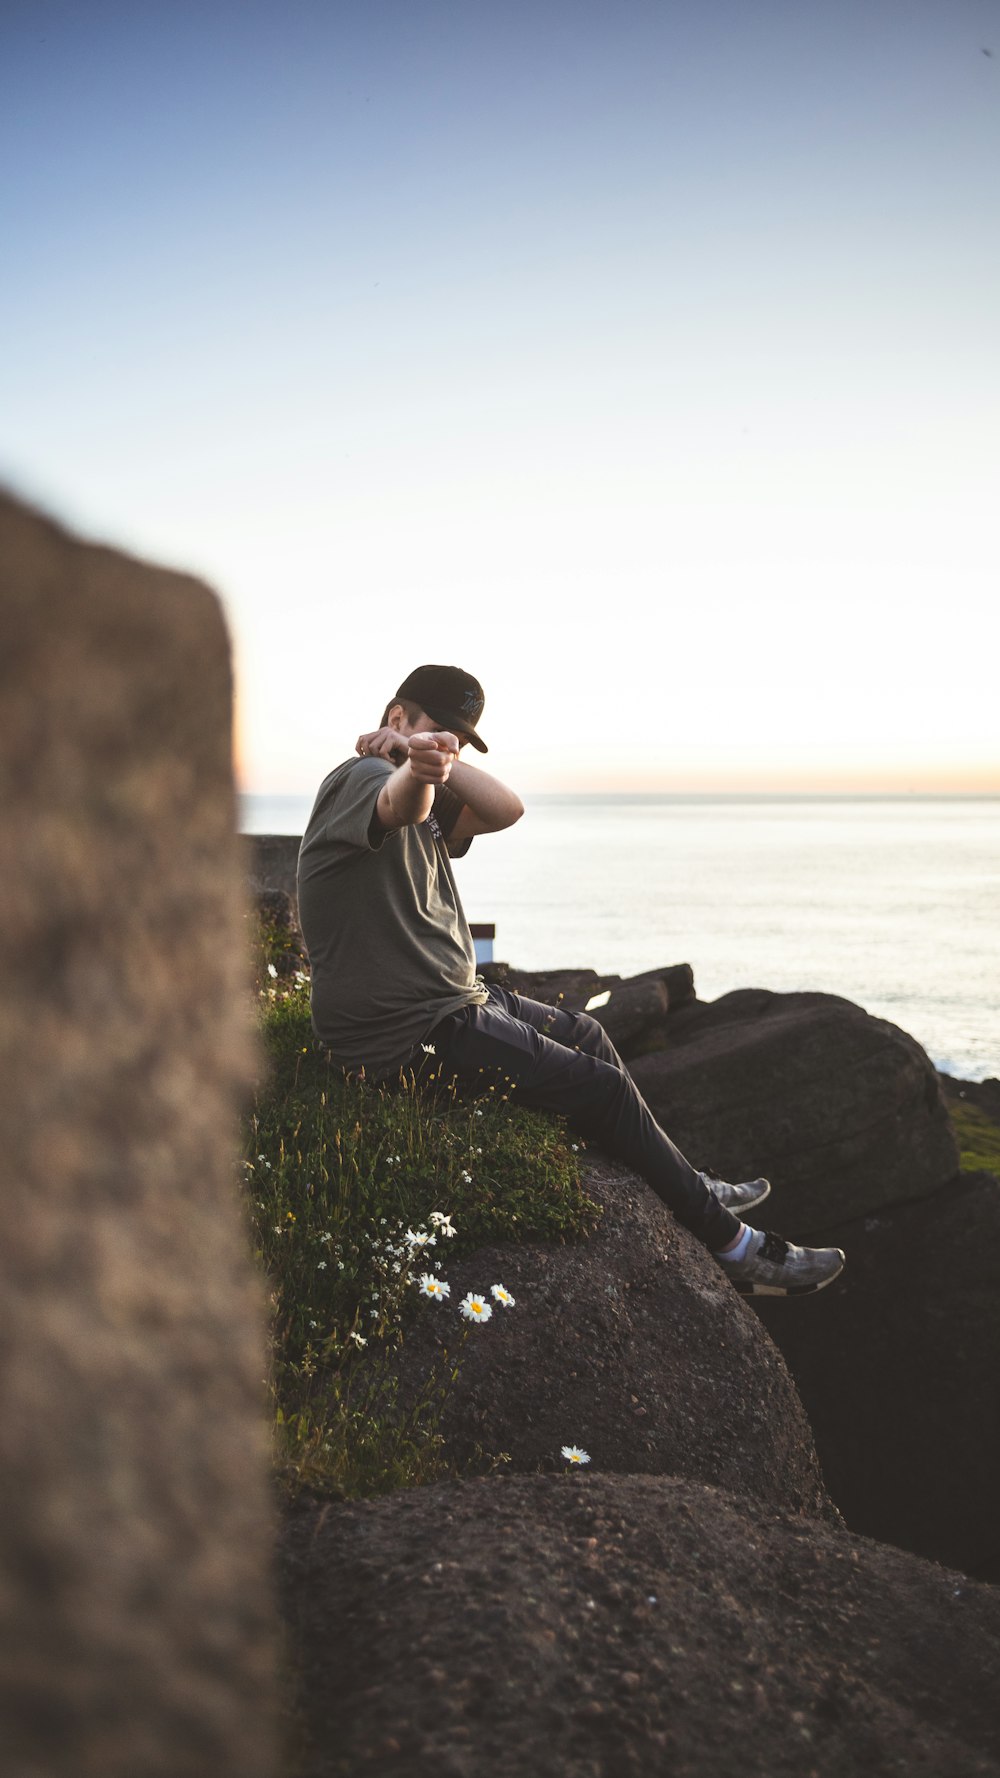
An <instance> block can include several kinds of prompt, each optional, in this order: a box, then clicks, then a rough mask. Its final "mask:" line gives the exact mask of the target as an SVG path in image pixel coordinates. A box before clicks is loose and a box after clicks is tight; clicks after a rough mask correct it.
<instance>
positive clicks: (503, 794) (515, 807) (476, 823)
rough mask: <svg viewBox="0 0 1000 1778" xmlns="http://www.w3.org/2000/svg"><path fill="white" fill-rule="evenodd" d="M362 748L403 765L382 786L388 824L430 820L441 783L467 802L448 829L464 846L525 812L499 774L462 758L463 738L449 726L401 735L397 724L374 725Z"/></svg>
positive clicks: (382, 813)
mask: <svg viewBox="0 0 1000 1778" xmlns="http://www.w3.org/2000/svg"><path fill="white" fill-rule="evenodd" d="M357 751H358V753H360V754H363V755H364V754H372V755H374V756H375V757H377V758H381V759H390V760H392V762H393V764H394V765H396V766H397V767H398V769H397V771H396V772H394V774H393V776H392V777H391V778H390V779H388V780H387V782H386V783H385V784H384V785H383V787H382V790H381V792H380V795H379V799H378V803H377V805H376V811H377V814H378V818H379V821H380V823H381V825H382V826H383V827H385V828H396V827H409V826H411V825H414V826H415V825H417V824H419V823H420V822H421V821H426V819H427V817H428V815H429V814H430V811H431V807H432V805H433V801H434V792H435V790H436V789H437V787H438V785H439V784H449V785H450V788H451V789H452V790H453V791H454V793H455V795H456V796H457V797H459V798H460V800H461V802H462V804H463V807H462V810H461V812H460V814H459V815H458V818H457V820H456V821H455V824H454V827H453V828H452V829H451V830H450V832H449V834H448V839H449V843H454V844H456V845H460V844H461V842H462V841H463V840H471V839H474V838H475V836H476V834H480V833H499V832H500V831H501V830H502V829H503V828H505V827H512V826H513V825H514V822H515V821H519V820H520V819H521V816H522V815H523V814H524V804H523V803H522V801H521V799H520V797H519V796H518V795H517V794H516V793H515V792H514V791H513V790H510V789H509V788H508V786H507V785H506V784H501V782H500V780H499V778H494V777H493V776H492V774H491V773H489V772H484V771H481V770H480V769H479V767H478V766H470V765H467V764H466V763H465V762H464V761H462V760H460V759H459V755H458V737H457V735H453V734H451V733H450V731H448V730H438V731H434V732H428V733H418V734H415V735H402V734H400V733H399V731H398V729H394V728H381V729H375V730H374V731H373V732H372V733H371V734H367V735H359V737H358V742H357Z"/></svg>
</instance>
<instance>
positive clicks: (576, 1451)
mask: <svg viewBox="0 0 1000 1778" xmlns="http://www.w3.org/2000/svg"><path fill="white" fill-rule="evenodd" d="M562 1454H563V1456H564V1457H565V1459H566V1461H567V1463H589V1462H590V1458H589V1456H588V1454H587V1452H586V1451H581V1449H580V1447H579V1445H563V1448H562Z"/></svg>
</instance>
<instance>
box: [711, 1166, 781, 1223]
mask: <svg viewBox="0 0 1000 1778" xmlns="http://www.w3.org/2000/svg"><path fill="white" fill-rule="evenodd" d="M701 1177H702V1179H703V1180H704V1181H705V1184H706V1185H707V1186H708V1189H709V1191H710V1192H711V1193H712V1196H713V1197H715V1198H718V1200H719V1203H720V1204H724V1205H725V1207H726V1209H727V1210H734V1211H735V1212H736V1215H737V1216H739V1215H740V1213H741V1211H745V1210H756V1208H757V1205H758V1204H763V1202H764V1199H765V1198H766V1197H768V1196H769V1194H770V1191H771V1186H770V1182H769V1181H768V1180H766V1179H745V1180H744V1181H743V1183H742V1184H741V1185H729V1184H728V1183H727V1181H726V1180H725V1179H716V1177H715V1174H714V1173H703V1174H702V1175H701Z"/></svg>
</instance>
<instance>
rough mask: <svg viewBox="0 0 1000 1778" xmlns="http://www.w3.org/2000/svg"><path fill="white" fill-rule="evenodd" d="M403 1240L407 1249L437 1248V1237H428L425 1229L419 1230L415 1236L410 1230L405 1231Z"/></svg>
mask: <svg viewBox="0 0 1000 1778" xmlns="http://www.w3.org/2000/svg"><path fill="white" fill-rule="evenodd" d="M404 1239H405V1241H406V1244H407V1246H408V1247H436V1246H437V1236H436V1235H429V1234H428V1233H427V1230H426V1229H420V1230H418V1232H417V1233H416V1234H414V1232H413V1230H412V1229H407V1231H406V1235H405V1237H404Z"/></svg>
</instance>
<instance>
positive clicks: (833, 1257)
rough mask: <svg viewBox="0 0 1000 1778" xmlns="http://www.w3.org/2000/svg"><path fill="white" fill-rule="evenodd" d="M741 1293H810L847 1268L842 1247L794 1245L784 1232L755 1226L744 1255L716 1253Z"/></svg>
mask: <svg viewBox="0 0 1000 1778" xmlns="http://www.w3.org/2000/svg"><path fill="white" fill-rule="evenodd" d="M713 1258H714V1259H717V1260H718V1262H719V1264H720V1266H721V1267H722V1270H723V1271H724V1272H725V1274H726V1277H727V1278H728V1279H729V1282H730V1284H732V1285H733V1287H734V1288H735V1289H736V1290H738V1291H739V1293H740V1295H741V1296H810V1295H811V1294H812V1292H813V1291H815V1290H823V1289H824V1287H825V1286H826V1285H827V1284H832V1283H833V1280H834V1279H835V1278H836V1277H838V1276H839V1274H840V1273H841V1272H842V1271H843V1269H844V1255H843V1253H842V1252H841V1250H840V1248H839V1247H793V1245H792V1243H791V1241H784V1240H782V1237H781V1236H780V1235H772V1234H771V1233H769V1231H768V1230H766V1229H754V1231H753V1233H752V1235H751V1236H750V1247H749V1250H748V1252H747V1253H746V1255H745V1257H744V1258H743V1259H729V1258H728V1256H727V1255H726V1254H725V1253H716V1254H713Z"/></svg>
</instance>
